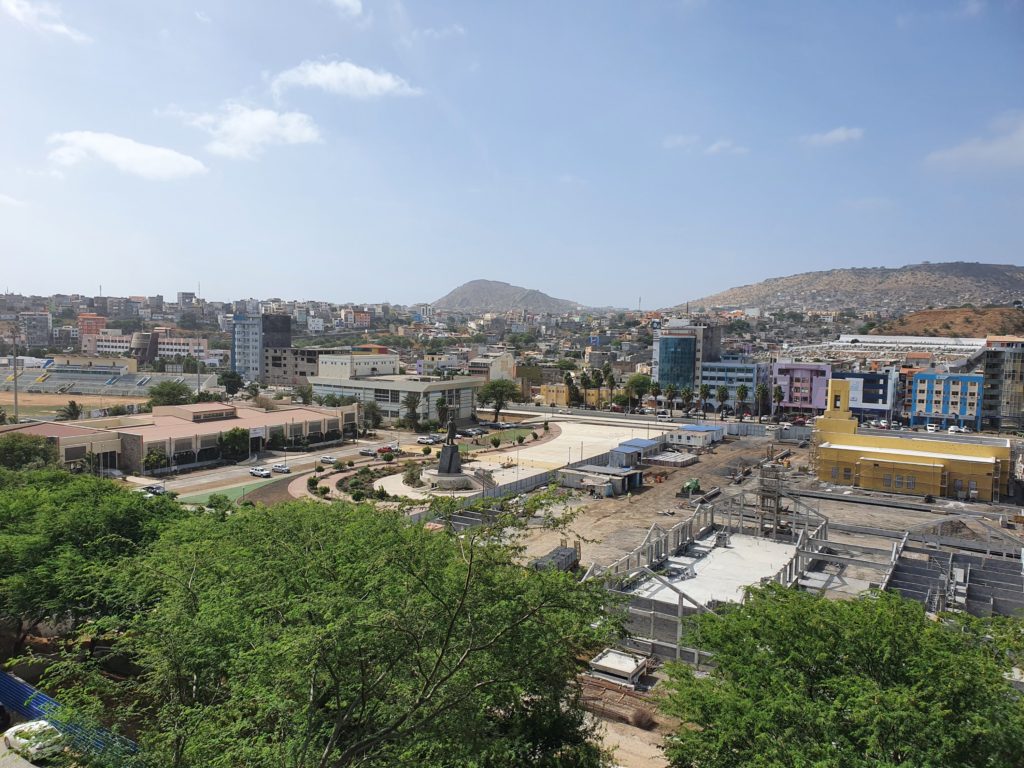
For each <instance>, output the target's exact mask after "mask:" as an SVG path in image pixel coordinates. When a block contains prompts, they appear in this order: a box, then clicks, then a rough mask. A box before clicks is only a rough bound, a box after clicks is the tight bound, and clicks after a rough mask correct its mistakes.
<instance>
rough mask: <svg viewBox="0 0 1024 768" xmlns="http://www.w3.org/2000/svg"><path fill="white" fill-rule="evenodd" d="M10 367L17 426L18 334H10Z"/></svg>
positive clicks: (18, 420) (14, 332)
mask: <svg viewBox="0 0 1024 768" xmlns="http://www.w3.org/2000/svg"><path fill="white" fill-rule="evenodd" d="M11 363H12V364H11V367H12V368H13V369H14V423H15V424H18V423H19V422H20V421H21V420H20V419H19V418H18V332H17V331H12V332H11Z"/></svg>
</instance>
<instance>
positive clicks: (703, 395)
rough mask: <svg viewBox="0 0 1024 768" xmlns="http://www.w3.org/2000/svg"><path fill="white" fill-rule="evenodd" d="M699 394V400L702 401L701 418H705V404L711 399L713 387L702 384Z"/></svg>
mask: <svg viewBox="0 0 1024 768" xmlns="http://www.w3.org/2000/svg"><path fill="white" fill-rule="evenodd" d="M697 393H698V394H697V399H698V400H699V401H700V412H701V416H702V417H703V414H704V404H705V403H706V402H707V401H708V400H710V399H711V385H710V384H701V385H700V389H698V390H697Z"/></svg>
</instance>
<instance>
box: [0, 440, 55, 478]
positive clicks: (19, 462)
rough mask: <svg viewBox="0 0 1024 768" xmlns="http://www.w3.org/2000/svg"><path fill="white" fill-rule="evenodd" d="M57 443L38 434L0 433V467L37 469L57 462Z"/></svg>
mask: <svg viewBox="0 0 1024 768" xmlns="http://www.w3.org/2000/svg"><path fill="white" fill-rule="evenodd" d="M57 458H58V457H57V444H56V443H51V442H50V441H49V440H47V439H46V438H45V437H42V436H40V435H24V434H21V433H20V432H7V433H5V434H3V435H0V467H2V468H3V469H39V468H41V467H45V466H49V465H53V464H56V463H57Z"/></svg>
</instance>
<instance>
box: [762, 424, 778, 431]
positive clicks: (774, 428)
mask: <svg viewBox="0 0 1024 768" xmlns="http://www.w3.org/2000/svg"><path fill="white" fill-rule="evenodd" d="M764 431H765V432H778V431H779V428H778V426H776V425H775V424H769V425H768V426H766V427H765V428H764Z"/></svg>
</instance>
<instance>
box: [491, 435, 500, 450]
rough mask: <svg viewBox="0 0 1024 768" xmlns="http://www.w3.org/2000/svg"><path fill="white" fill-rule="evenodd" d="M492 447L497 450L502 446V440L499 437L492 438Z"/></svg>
mask: <svg viewBox="0 0 1024 768" xmlns="http://www.w3.org/2000/svg"><path fill="white" fill-rule="evenodd" d="M491 445H493V446H494V447H495V448H497V447H498V446H499V445H501V438H500V437H498V436H497V435H495V436H494V437H492V438H491Z"/></svg>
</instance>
